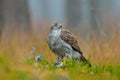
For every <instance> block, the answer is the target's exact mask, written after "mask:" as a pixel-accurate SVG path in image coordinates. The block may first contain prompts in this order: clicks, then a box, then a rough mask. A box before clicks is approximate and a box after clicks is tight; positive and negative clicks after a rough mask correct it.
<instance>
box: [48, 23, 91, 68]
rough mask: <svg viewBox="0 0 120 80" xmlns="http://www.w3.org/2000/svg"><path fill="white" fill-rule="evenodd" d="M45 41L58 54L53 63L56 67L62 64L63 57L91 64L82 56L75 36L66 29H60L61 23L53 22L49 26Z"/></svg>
mask: <svg viewBox="0 0 120 80" xmlns="http://www.w3.org/2000/svg"><path fill="white" fill-rule="evenodd" d="M47 43H48V46H49V48H50V49H51V50H52V52H53V53H54V54H55V55H57V56H58V59H57V61H56V62H55V64H54V65H55V66H56V67H62V66H63V59H64V57H68V58H71V59H78V60H81V61H83V62H84V63H87V64H88V65H89V66H91V64H90V63H88V61H87V59H86V58H85V57H84V56H83V53H82V52H81V50H80V47H79V45H78V42H77V40H76V38H75V37H74V36H73V35H72V34H71V33H70V32H69V31H68V30H66V29H62V25H61V24H59V23H55V24H53V25H52V26H51V29H50V32H49V34H48V37H47Z"/></svg>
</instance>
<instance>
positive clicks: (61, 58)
mask: <svg viewBox="0 0 120 80" xmlns="http://www.w3.org/2000/svg"><path fill="white" fill-rule="evenodd" d="M54 65H55V66H56V67H62V66H63V57H58V59H57V61H56V62H55V64H54Z"/></svg>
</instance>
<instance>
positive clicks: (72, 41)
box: [60, 29, 82, 54]
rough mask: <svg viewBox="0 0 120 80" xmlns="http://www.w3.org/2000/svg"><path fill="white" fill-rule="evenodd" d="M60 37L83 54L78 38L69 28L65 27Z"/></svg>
mask: <svg viewBox="0 0 120 80" xmlns="http://www.w3.org/2000/svg"><path fill="white" fill-rule="evenodd" d="M60 37H61V39H62V40H63V41H65V42H66V43H67V44H69V45H70V46H71V47H72V48H73V49H74V50H75V51H77V52H79V53H80V54H82V52H81V50H80V47H79V45H78V42H77V40H76V39H75V37H74V36H73V35H72V34H71V33H70V32H69V31H68V30H65V29H63V30H62V32H61V36H60Z"/></svg>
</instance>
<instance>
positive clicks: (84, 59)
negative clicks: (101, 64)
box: [80, 55, 92, 67]
mask: <svg viewBox="0 0 120 80" xmlns="http://www.w3.org/2000/svg"><path fill="white" fill-rule="evenodd" d="M80 59H81V60H82V61H83V62H84V63H86V64H88V65H89V67H91V66H92V65H91V64H90V63H89V61H88V60H87V59H86V58H85V57H84V56H83V55H81V56H80Z"/></svg>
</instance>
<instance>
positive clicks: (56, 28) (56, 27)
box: [50, 23, 62, 36]
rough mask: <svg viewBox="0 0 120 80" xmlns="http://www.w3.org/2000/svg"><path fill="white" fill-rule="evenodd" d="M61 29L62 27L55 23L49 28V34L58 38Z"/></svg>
mask: <svg viewBox="0 0 120 80" xmlns="http://www.w3.org/2000/svg"><path fill="white" fill-rule="evenodd" d="M61 29H62V25H61V24H59V23H55V24H53V25H52V26H51V30H50V33H52V34H53V35H57V36H59V35H60V34H61Z"/></svg>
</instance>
